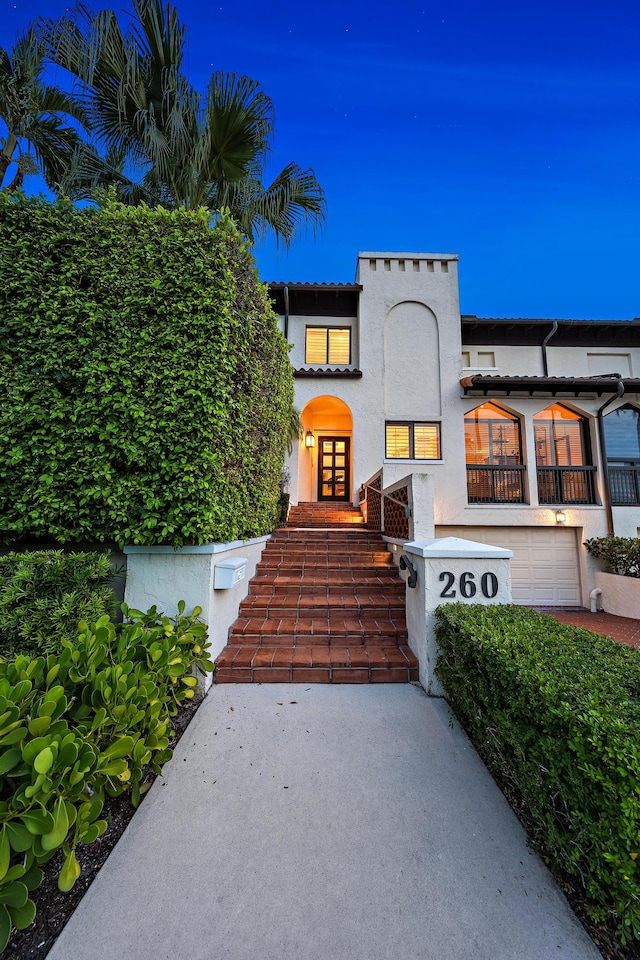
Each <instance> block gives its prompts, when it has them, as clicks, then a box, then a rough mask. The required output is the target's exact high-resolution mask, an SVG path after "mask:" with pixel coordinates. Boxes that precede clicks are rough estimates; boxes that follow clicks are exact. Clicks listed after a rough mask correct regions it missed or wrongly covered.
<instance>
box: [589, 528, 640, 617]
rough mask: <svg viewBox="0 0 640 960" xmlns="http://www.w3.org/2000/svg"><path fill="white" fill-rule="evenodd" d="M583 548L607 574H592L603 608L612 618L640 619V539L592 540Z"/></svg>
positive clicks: (608, 538) (600, 572)
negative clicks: (601, 562) (600, 563)
mask: <svg viewBox="0 0 640 960" xmlns="http://www.w3.org/2000/svg"><path fill="white" fill-rule="evenodd" d="M584 545H585V547H586V548H587V550H588V551H589V553H590V554H591V556H592V557H597V559H599V560H602V561H603V563H604V564H605V565H606V566H607V568H608V571H609V572H608V573H605V572H603V571H601V570H597V571H596V574H595V584H596V587H598V589H599V590H600V592H601V600H600V602H601V604H602V607H603V609H604V610H605V611H606V612H607V613H611V614H613V615H614V616H616V617H631V618H633V619H635V620H638V619H640V538H638V537H593V538H592V539H591V540H585V544H584Z"/></svg>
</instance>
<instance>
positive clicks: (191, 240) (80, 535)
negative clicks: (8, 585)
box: [0, 191, 293, 546]
mask: <svg viewBox="0 0 640 960" xmlns="http://www.w3.org/2000/svg"><path fill="white" fill-rule="evenodd" d="M0 239H1V240H2V244H3V247H4V249H5V250H10V251H11V256H10V257H3V258H0V339H1V340H2V344H3V363H2V365H0V538H2V539H4V540H5V541H6V542H13V541H16V540H21V539H24V538H26V537H29V536H32V537H49V538H53V539H54V540H56V541H58V542H60V543H67V542H79V541H82V540H88V541H89V542H93V543H96V542H98V543H103V542H116V543H118V544H120V545H122V544H123V543H132V544H158V543H167V544H171V545H173V546H181V545H183V544H185V543H204V542H207V541H211V540H223V541H225V540H237V539H242V538H250V537H253V536H260V535H263V534H265V533H269V532H271V530H272V529H273V524H274V522H275V519H276V516H277V510H278V492H279V490H278V484H279V480H280V469H281V467H282V462H283V459H284V453H285V449H286V444H287V438H288V433H289V427H290V420H291V410H292V403H293V377H292V371H291V364H290V362H289V359H288V347H287V344H286V341H285V339H284V337H283V335H282V334H281V332H280V331H279V330H278V327H277V318H276V316H275V314H274V312H273V309H272V307H271V304H270V303H269V299H268V295H267V290H266V287H265V286H264V285H263V284H261V283H260V282H259V280H258V277H257V274H256V269H255V266H254V261H253V258H252V256H251V253H250V251H249V249H248V246H247V244H246V242H245V241H244V240H243V239H242V237H241V236H240V235H239V233H238V232H237V230H236V228H235V226H234V225H233V223H232V222H231V221H230V220H229V219H228V218H226V217H224V216H222V217H219V218H218V220H217V222H216V223H215V225H214V226H213V227H210V225H209V214H208V212H207V211H205V210H201V211H198V212H190V211H185V210H176V211H174V212H169V211H166V210H162V209H157V210H150V209H149V208H147V207H144V206H143V207H124V206H122V205H120V204H118V203H116V202H115V201H113V200H110V199H109V198H107V199H105V200H104V201H103V203H102V206H101V207H100V208H98V209H96V208H91V207H85V208H83V209H77V208H75V207H74V206H73V205H72V204H71V203H70V202H68V201H65V200H60V201H56V202H55V203H47V202H45V201H44V200H42V198H27V197H25V196H23V195H20V194H8V193H7V191H4V192H3V193H0Z"/></svg>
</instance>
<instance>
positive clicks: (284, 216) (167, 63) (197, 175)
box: [39, 0, 325, 244]
mask: <svg viewBox="0 0 640 960" xmlns="http://www.w3.org/2000/svg"><path fill="white" fill-rule="evenodd" d="M133 11H134V20H133V23H132V25H131V26H130V28H129V30H128V31H127V32H126V33H123V32H122V30H121V28H120V25H119V23H118V21H117V18H116V16H115V13H114V12H113V11H112V10H103V11H101V12H100V13H98V14H97V15H95V16H94V15H92V14H91V13H89V12H88V11H87V10H86V8H84V7H78V8H76V10H75V12H74V14H73V15H72V16H70V17H64V18H62V20H59V21H56V22H54V21H41V22H40V24H39V29H40V31H41V34H42V36H43V37H44V38H45V40H46V43H47V48H48V51H49V56H50V57H51V59H52V60H53V61H54V62H55V63H56V64H58V65H59V66H62V67H64V68H65V69H66V70H68V71H70V73H71V74H72V75H73V76H74V77H76V78H77V79H78V80H79V81H80V83H81V91H82V93H81V96H82V99H83V103H84V105H85V108H86V110H87V113H88V116H89V118H90V121H91V124H92V129H93V130H94V132H95V134H96V137H97V141H96V142H97V144H98V148H99V149H100V148H102V150H103V151H104V152H105V155H107V154H108V155H109V156H111V158H112V159H110V160H109V163H108V164H103V163H102V155H101V154H100V152H99V149H98V150H97V151H96V150H94V151H93V152H91V153H90V152H87V151H85V150H80V151H78V153H77V154H76V157H75V158H74V164H73V166H72V168H71V169H70V175H69V181H68V184H65V185H66V186H68V188H69V190H70V191H73V195H75V196H80V195H83V196H88V195H90V193H91V190H92V189H93V188H95V187H96V186H99V185H104V184H113V185H115V187H116V191H117V194H118V196H119V197H120V199H122V200H124V201H125V202H127V203H139V202H141V201H145V202H147V203H150V204H153V205H155V204H160V205H162V206H165V207H168V208H170V209H173V208H175V207H187V208H189V209H197V208H198V207H202V206H204V207H207V208H208V209H209V210H211V211H212V212H215V211H217V210H220V209H222V208H228V209H229V210H230V211H231V214H232V216H233V217H234V218H235V219H236V221H237V222H238V224H239V226H240V228H241V230H242V231H243V232H244V233H245V234H246V235H247V236H248V237H249V238H250V239H252V240H253V239H255V237H256V236H262V235H264V234H265V233H266V232H268V231H269V230H271V231H273V232H274V234H275V237H276V240H277V241H282V242H284V243H285V244H289V243H290V242H291V240H292V239H293V237H294V236H295V234H296V232H297V231H298V230H299V228H300V227H303V226H312V227H316V226H318V225H319V224H321V223H322V221H323V220H324V215H325V200H324V195H323V192H322V189H321V187H320V185H319V184H318V181H317V180H316V177H315V174H314V173H313V171H312V170H303V169H302V168H300V167H299V166H298V165H297V164H295V163H290V164H288V165H287V166H286V167H285V168H284V169H283V170H282V171H281V172H280V173H279V174H278V176H277V177H276V178H275V180H274V181H273V182H272V183H271V184H270V185H268V186H265V185H264V183H263V180H264V172H265V166H266V163H267V160H268V157H269V147H270V142H271V138H272V135H273V126H274V120H273V104H272V102H271V100H270V98H269V97H268V96H267V95H266V94H265V93H264V92H263V91H262V89H261V87H260V85H259V84H258V83H257V82H256V81H254V80H250V79H249V78H248V77H244V76H239V75H237V74H229V73H223V72H217V73H214V74H213V76H212V77H211V80H210V82H209V85H208V88H207V91H206V93H205V94H204V95H201V94H200V93H199V92H198V91H197V90H195V89H194V88H193V87H192V85H191V84H190V83H189V81H188V79H187V78H186V76H185V75H184V74H183V72H182V63H183V60H184V54H185V38H186V33H185V28H184V26H182V25H181V24H180V22H179V19H178V15H177V11H176V9H175V7H174V6H172V4H171V3H163V2H162V0H133ZM113 157H117V158H118V160H117V162H114V161H113Z"/></svg>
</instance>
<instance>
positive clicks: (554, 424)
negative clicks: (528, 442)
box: [533, 403, 586, 467]
mask: <svg viewBox="0 0 640 960" xmlns="http://www.w3.org/2000/svg"><path fill="white" fill-rule="evenodd" d="M533 421H534V426H533V430H534V436H535V441H536V464H537V466H539V467H582V466H584V465H585V463H586V460H585V444H584V426H583V424H584V418H583V417H581V416H580V415H579V414H577V413H574V412H573V410H569V409H568V408H567V407H563V406H562V404H560V403H552V404H551V406H550V407H547V408H546V409H545V410H541V411H540V413H536V414H534V417H533Z"/></svg>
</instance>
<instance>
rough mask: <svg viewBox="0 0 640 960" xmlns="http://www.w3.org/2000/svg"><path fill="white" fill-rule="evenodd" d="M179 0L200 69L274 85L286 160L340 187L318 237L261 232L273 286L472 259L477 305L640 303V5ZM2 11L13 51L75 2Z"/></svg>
mask: <svg viewBox="0 0 640 960" xmlns="http://www.w3.org/2000/svg"><path fill="white" fill-rule="evenodd" d="M108 5H109V4H108V3H107V2H104V0H98V2H94V3H93V4H91V3H89V6H92V7H93V8H94V9H95V8H97V7H98V6H108ZM111 5H112V6H113V7H114V8H115V9H116V10H119V9H120V8H121V7H123V6H124V5H123V4H122V3H113V4H111ZM177 6H178V10H179V12H180V16H181V19H182V21H183V22H184V23H185V24H186V25H187V26H188V28H189V57H188V72H189V75H190V77H191V79H192V81H193V82H194V83H195V84H196V85H197V86H198V87H200V88H202V89H204V87H205V86H206V82H207V79H208V75H209V73H210V72H211V70H213V69H223V70H230V71H237V72H241V73H246V74H248V75H249V76H252V77H255V78H256V79H258V80H259V81H260V82H261V84H262V86H263V88H264V90H265V92H266V93H267V94H268V95H269V96H270V97H271V98H272V99H273V101H274V103H275V110H276V131H275V138H274V143H273V158H272V160H273V166H272V173H273V174H275V172H276V171H277V170H278V169H280V168H281V167H283V166H284V165H285V164H286V163H287V162H289V161H291V160H295V161H296V162H297V163H299V164H300V165H301V166H303V167H313V168H314V170H315V172H316V175H317V176H318V179H319V180H320V182H321V184H322V185H323V187H324V189H325V191H326V195H327V200H328V220H327V223H326V226H325V227H324V228H323V230H322V231H321V232H320V233H319V234H318V235H317V236H315V237H314V236H313V235H307V236H304V237H302V238H301V239H299V240H298V241H296V242H295V243H294V245H293V246H292V248H291V250H290V251H289V252H286V251H284V250H279V251H278V250H276V249H275V245H274V243H273V241H272V240H270V241H268V242H266V243H261V244H259V245H258V247H257V249H256V256H257V261H258V266H259V270H260V275H261V277H262V278H263V279H264V280H288V281H312V282H323V281H326V282H350V281H352V280H353V279H354V271H355V263H356V256H357V252H358V250H380V251H403V252H445V253H458V254H459V255H460V291H461V309H462V311H463V312H464V313H476V314H478V315H480V316H497V317H516V316H522V317H558V318H560V317H570V318H583V317H584V318H591V317H595V318H627V319H629V318H632V317H635V316H640V56H639V51H640V5H639V4H638V3H637V0H609V2H608V3H604V2H602V0H600V2H594V0H581V2H577V0H554V2H551V0H536V2H535V3H534V2H532V0H493V2H492V0H489V2H485V3H480V2H479V0H456V2H455V3H454V2H452V0H439V2H437V3H435V2H414V0H399V2H398V3H391V2H386V3H381V2H379V0H370V2H367V3H364V2H362V0H351V2H348V0H347V2H344V0H343V2H339V0H325V2H323V3H317V2H306V3H305V2H304V0H302V2H298V3H292V2H290V0H288V2H285V0H271V2H262V3H259V2H256V0H244V2H243V3H231V2H227V0H218V2H212V3H204V2H202V0H178V3H177ZM0 9H1V10H2V21H1V26H0V45H1V46H9V47H10V46H12V44H13V42H14V40H15V36H16V33H17V31H18V30H19V29H20V28H21V27H23V26H24V25H25V24H27V23H28V22H29V21H30V20H31V19H34V18H35V17H36V16H37V15H38V14H43V15H49V16H58V15H60V14H62V13H63V12H64V9H65V5H64V3H60V4H58V3H57V2H55V0H40V2H38V0H9V2H7V0H2V5H1V7H0Z"/></svg>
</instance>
